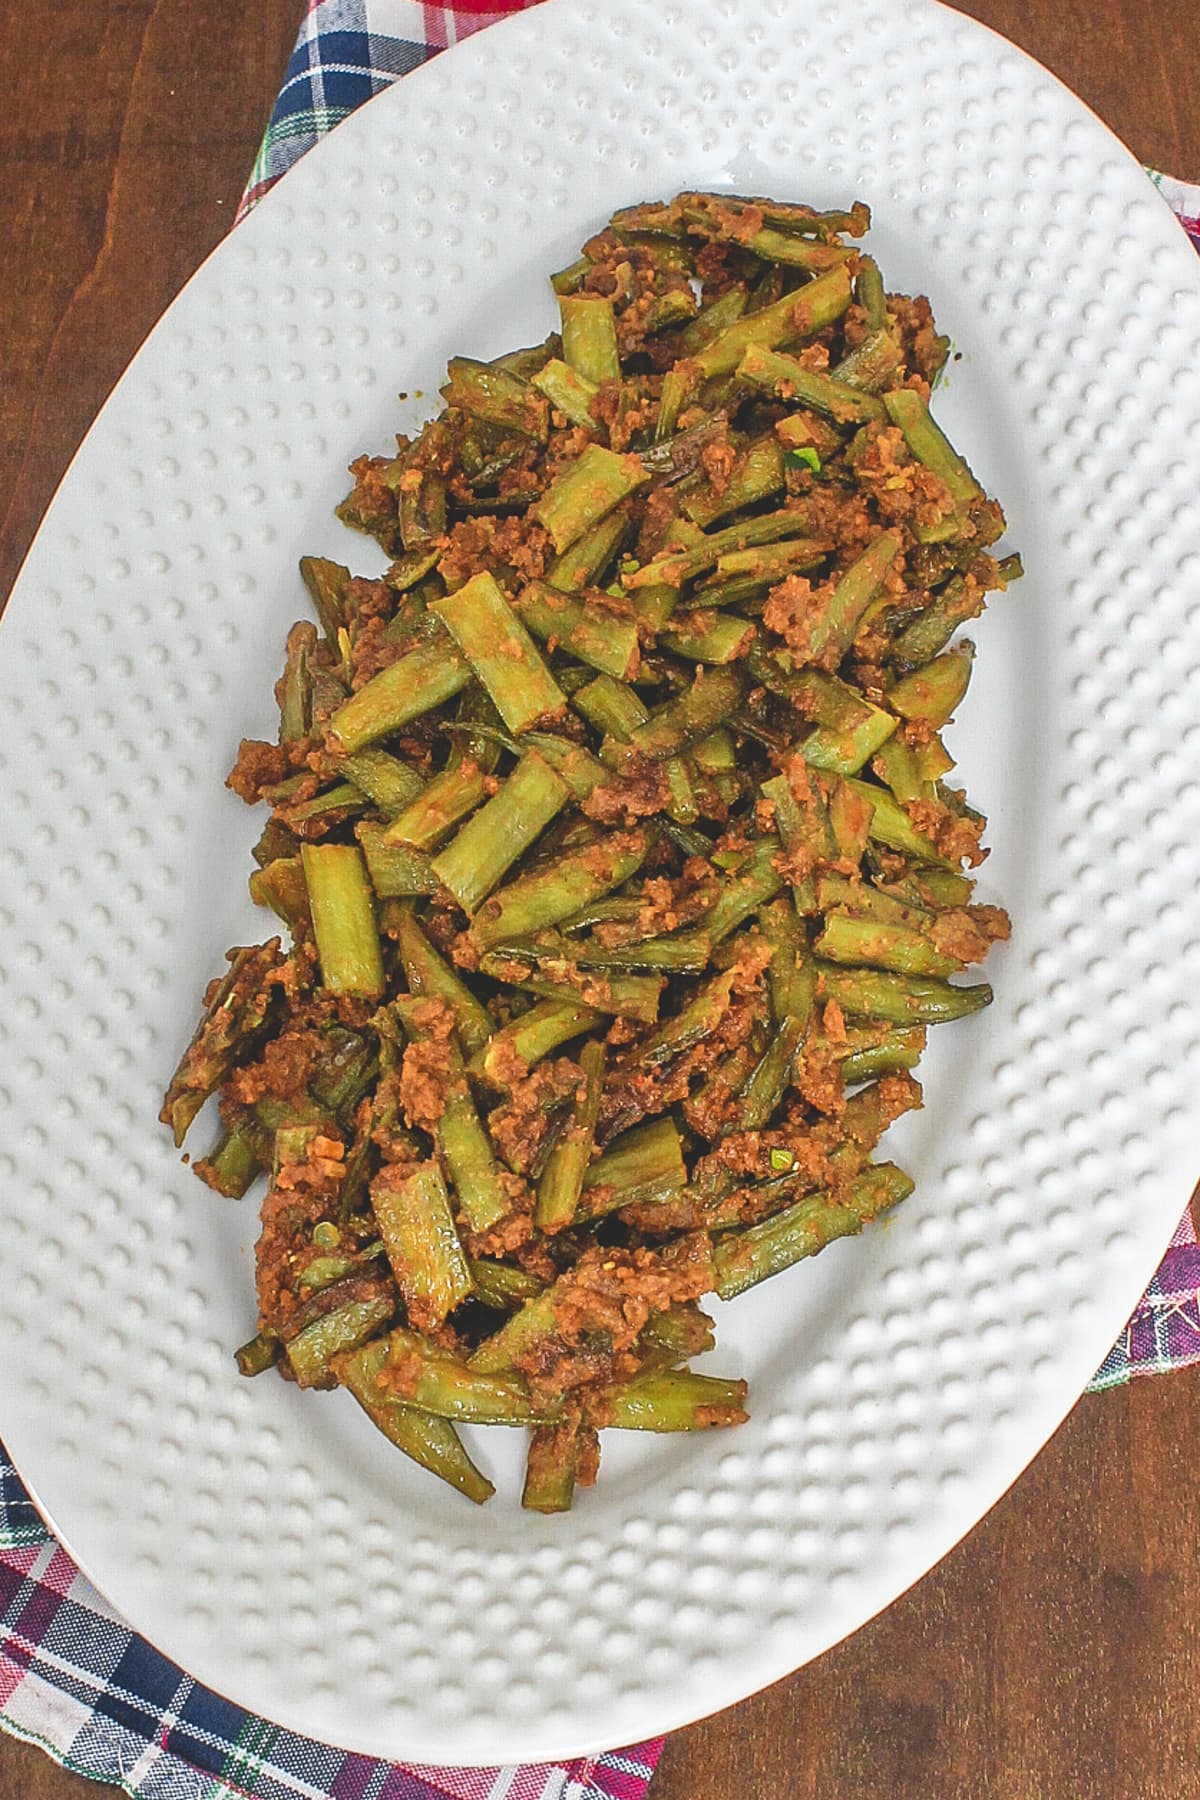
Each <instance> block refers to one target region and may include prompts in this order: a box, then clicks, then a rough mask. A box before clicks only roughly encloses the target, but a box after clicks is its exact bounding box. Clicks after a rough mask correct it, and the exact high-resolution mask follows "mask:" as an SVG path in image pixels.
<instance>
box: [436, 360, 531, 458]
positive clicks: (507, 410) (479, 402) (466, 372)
mask: <svg viewBox="0 0 1200 1800" xmlns="http://www.w3.org/2000/svg"><path fill="white" fill-rule="evenodd" d="M447 373H448V375H449V377H450V379H449V381H448V382H447V384H446V386H445V387H444V388H443V389H442V398H443V400H444V401H445V402H446V404H447V406H457V407H459V408H460V409H461V410H462V411H463V412H469V413H473V414H474V416H475V417H476V418H477V419H486V420H487V422H488V424H489V425H496V426H499V427H500V428H501V430H503V431H515V432H519V433H520V435H521V436H522V437H530V438H535V439H536V440H537V441H538V442H539V443H542V444H544V443H545V441H546V435H547V426H548V419H547V406H546V400H545V396H544V395H542V394H540V393H538V392H537V391H536V390H535V389H534V388H533V387H531V385H530V384H529V382H527V381H523V380H522V379H521V377H520V376H519V375H514V374H513V373H512V372H511V371H510V370H508V369H497V368H495V367H494V366H493V365H491V364H489V363H481V362H475V361H473V360H472V358H471V357H469V356H452V357H451V358H450V361H449V363H448V364H447Z"/></svg>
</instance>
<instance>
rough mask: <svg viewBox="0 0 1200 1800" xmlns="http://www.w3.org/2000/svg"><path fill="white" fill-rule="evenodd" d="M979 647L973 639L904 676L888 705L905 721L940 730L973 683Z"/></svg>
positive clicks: (891, 688)
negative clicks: (976, 648)
mask: <svg viewBox="0 0 1200 1800" xmlns="http://www.w3.org/2000/svg"><path fill="white" fill-rule="evenodd" d="M974 658H975V646H974V644H972V643H971V642H970V641H969V640H964V641H963V642H962V643H961V644H957V645H956V646H955V647H954V649H953V650H948V651H947V652H946V654H945V655H944V656H937V657H935V658H934V659H933V661H932V662H928V663H925V664H924V665H923V666H922V667H921V668H919V669H914V670H913V671H912V673H911V674H909V675H904V676H901V678H900V680H899V681H896V682H893V684H892V686H891V687H890V688H889V689H888V705H889V707H890V708H891V710H892V711H893V712H894V713H899V715H900V717H901V718H902V719H919V720H921V722H922V723H923V724H926V725H929V726H930V727H932V729H933V730H934V731H937V730H939V729H940V728H941V726H943V725H944V724H945V723H946V721H947V720H948V719H949V718H950V716H951V714H952V713H953V712H954V710H955V708H956V707H957V706H958V704H959V702H960V701H961V700H962V697H963V695H964V694H965V693H966V691H967V687H968V684H969V683H970V680H971V664H972V662H973V661H974Z"/></svg>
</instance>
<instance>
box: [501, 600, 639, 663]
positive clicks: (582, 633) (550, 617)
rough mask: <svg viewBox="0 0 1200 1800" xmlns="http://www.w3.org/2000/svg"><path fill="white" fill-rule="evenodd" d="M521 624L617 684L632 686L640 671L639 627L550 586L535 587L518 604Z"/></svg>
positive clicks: (632, 620) (606, 609) (614, 608)
mask: <svg viewBox="0 0 1200 1800" xmlns="http://www.w3.org/2000/svg"><path fill="white" fill-rule="evenodd" d="M513 604H514V607H515V609H516V613H517V616H518V618H520V619H521V620H522V621H523V623H524V624H525V625H527V626H528V627H529V629H530V631H532V633H533V635H534V636H535V637H538V638H541V640H542V642H543V643H545V642H546V641H547V640H548V639H552V640H553V641H554V642H555V643H556V644H560V645H561V646H562V648H563V649H564V650H567V651H569V652H570V654H571V655H572V656H576V657H578V658H579V661H580V662H582V663H587V665H588V667H589V668H591V669H599V670H600V671H601V673H602V674H606V675H611V676H612V677H613V678H614V679H615V680H617V681H632V680H633V679H634V677H635V675H636V674H637V669H638V632H637V622H636V620H635V619H634V618H633V617H632V616H630V617H628V618H626V617H623V616H622V615H621V614H620V612H618V610H617V605H616V604H614V606H613V608H612V610H611V611H610V610H609V609H608V608H607V607H600V606H597V605H595V604H594V603H591V604H589V603H586V602H584V601H582V600H577V599H575V598H574V596H573V595H570V594H564V593H561V592H560V591H559V589H558V588H553V587H551V586H550V585H549V583H548V582H544V581H531V582H530V583H529V585H528V586H527V587H525V588H523V589H522V590H521V593H520V594H519V595H518V596H517V598H516V600H515V601H514V603H513Z"/></svg>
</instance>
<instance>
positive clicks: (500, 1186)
mask: <svg viewBox="0 0 1200 1800" xmlns="http://www.w3.org/2000/svg"><path fill="white" fill-rule="evenodd" d="M420 1004H421V1003H420V1002H419V1001H416V1000H411V999H403V998H402V999H399V1000H393V1002H392V1006H391V1011H392V1013H393V1014H394V1015H395V1016H396V1017H397V1018H398V1019H399V1020H400V1021H401V1023H402V1024H403V1026H404V1029H405V1031H406V1032H407V1033H408V1035H409V1037H411V1038H412V1039H413V1040H414V1041H416V1042H420V1041H421V1040H422V1039H424V1038H425V1037H426V1035H427V1032H426V1028H425V1026H424V1024H423V1023H422V1022H421V1019H420ZM494 1041H495V1040H494V1039H489V1043H488V1045H485V1047H484V1051H483V1054H484V1055H485V1056H486V1054H487V1050H488V1048H489V1047H490V1044H491V1043H493V1042H494ZM448 1054H449V1066H448V1069H447V1074H446V1081H445V1086H444V1088H443V1092H442V1111H441V1113H440V1115H439V1117H438V1119H437V1121H436V1123H435V1124H434V1126H433V1136H434V1141H435V1143H436V1144H437V1148H438V1153H439V1155H440V1156H441V1158H442V1160H443V1162H444V1163H445V1165H446V1168H447V1169H448V1170H449V1173H450V1179H451V1181H452V1182H453V1184H454V1192H455V1194H456V1195H457V1196H458V1205H459V1210H460V1212H461V1213H462V1216H463V1218H464V1219H465V1220H466V1222H467V1224H468V1225H469V1226H470V1228H471V1230H472V1231H488V1230H490V1229H491V1227H492V1226H493V1225H495V1224H497V1223H498V1221H499V1220H500V1219H502V1218H503V1217H504V1215H505V1214H506V1213H507V1212H509V1211H511V1209H512V1202H511V1199H510V1196H509V1194H508V1191H507V1189H506V1188H505V1186H504V1180H503V1177H502V1175H501V1171H500V1165H499V1163H498V1162H497V1161H496V1156H495V1152H494V1151H493V1149H492V1141H491V1139H490V1138H489V1136H488V1134H487V1132H486V1131H485V1130H484V1128H483V1125H482V1124H481V1123H480V1119H479V1113H478V1111H477V1110H476V1106H475V1099H474V1096H473V1094H472V1092H471V1086H470V1083H469V1081H468V1080H467V1073H466V1070H465V1068H464V1066H463V1060H462V1056H461V1053H460V1051H459V1049H458V1046H457V1044H455V1043H454V1042H453V1041H451V1043H450V1044H449V1046H448Z"/></svg>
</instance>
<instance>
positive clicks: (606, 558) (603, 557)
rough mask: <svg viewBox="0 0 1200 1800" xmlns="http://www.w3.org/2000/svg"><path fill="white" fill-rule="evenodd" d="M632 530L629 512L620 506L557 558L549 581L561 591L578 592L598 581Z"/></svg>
mask: <svg viewBox="0 0 1200 1800" xmlns="http://www.w3.org/2000/svg"><path fill="white" fill-rule="evenodd" d="M628 531H629V512H628V509H627V508H626V507H624V506H618V507H617V508H616V509H615V510H614V511H613V512H610V513H607V514H606V515H605V517H604V518H602V519H600V520H599V521H598V522H597V523H596V524H595V525H593V526H592V527H591V528H590V530H588V531H585V532H584V533H583V535H582V537H578V538H576V539H575V542H574V543H573V544H569V545H568V546H567V548H566V549H565V550H564V551H562V553H561V554H560V555H558V556H556V557H555V558H554V561H553V562H552V563H551V564H550V566H549V568H548V569H547V570H546V580H547V582H548V583H549V585H550V586H551V587H552V588H555V589H556V590H557V591H558V592H559V593H560V594H575V593H578V591H579V589H580V588H583V587H587V586H588V584H589V583H590V582H596V581H599V579H600V578H601V576H602V575H603V574H604V571H605V570H606V569H607V568H608V565H609V563H610V562H611V561H612V559H613V557H614V556H615V555H616V554H617V551H618V550H619V549H620V547H621V543H622V540H623V539H624V537H625V536H626V534H627V533H628Z"/></svg>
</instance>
